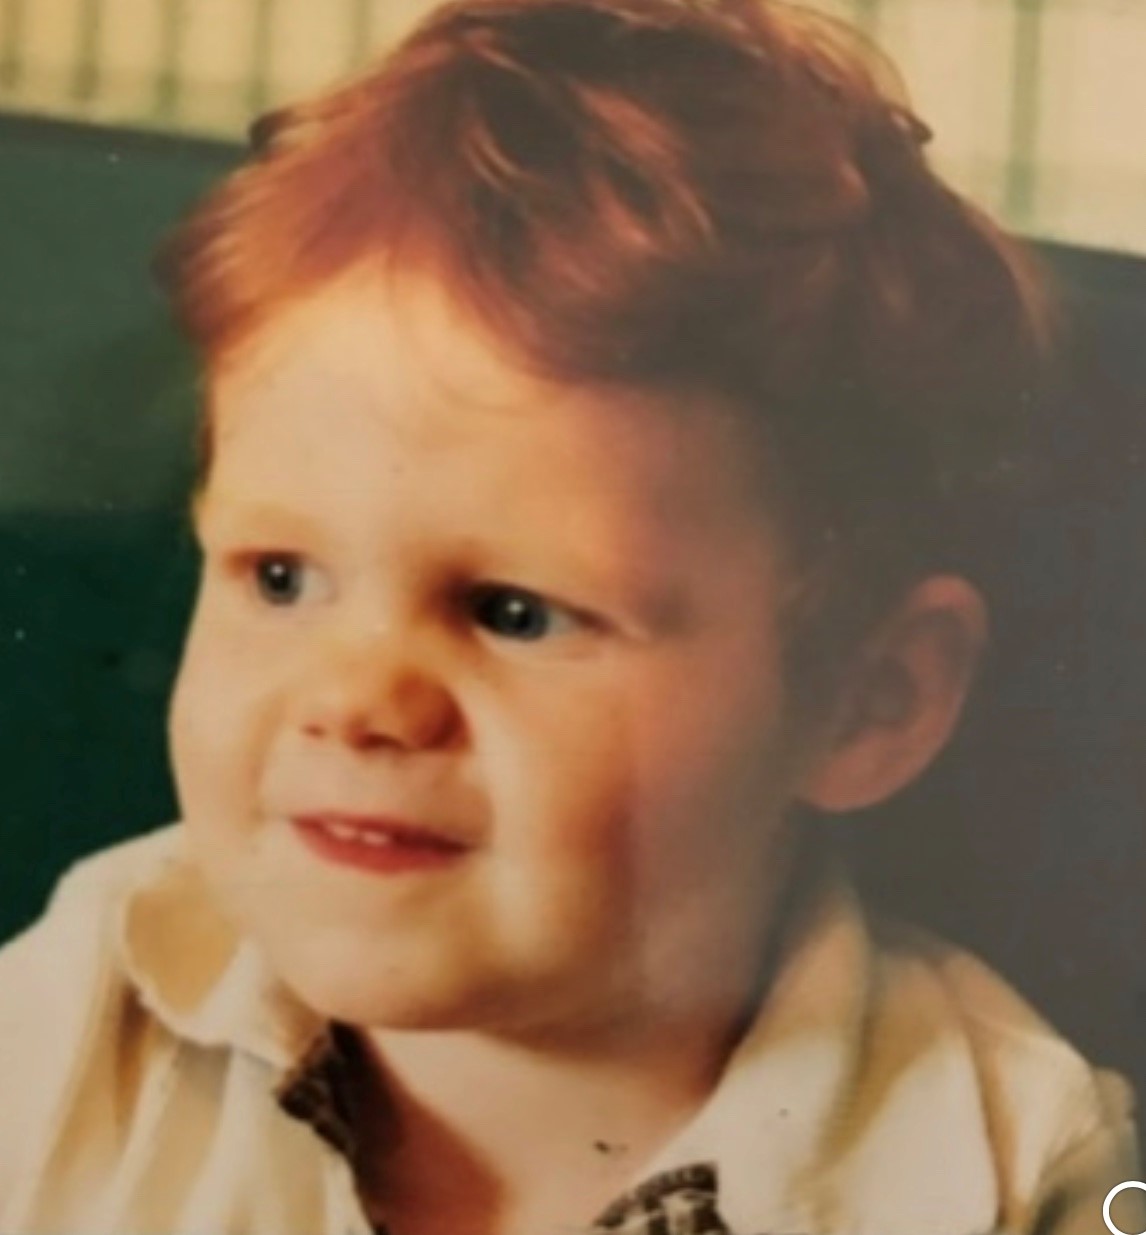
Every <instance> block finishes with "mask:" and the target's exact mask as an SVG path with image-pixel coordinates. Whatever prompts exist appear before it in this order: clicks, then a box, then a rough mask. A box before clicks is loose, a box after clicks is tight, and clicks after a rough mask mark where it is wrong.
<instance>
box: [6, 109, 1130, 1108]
mask: <svg viewBox="0 0 1146 1235" xmlns="http://www.w3.org/2000/svg"><path fill="white" fill-rule="evenodd" d="M234 158H235V152H234V151H232V150H230V149H226V148H222V147H212V146H209V145H194V144H188V143H181V142H171V141H167V140H160V139H144V138H140V137H126V136H123V135H119V134H115V133H112V132H105V131H98V130H76V129H71V128H68V127H66V126H59V125H52V124H40V123H34V122H27V121H25V122H17V121H0V774H2V776H3V790H4V792H3V807H2V810H3V813H2V814H0V841H2V846H0V938H2V937H4V936H6V935H7V934H8V933H10V932H11V931H12V930H14V929H15V928H16V927H17V926H18V925H20V924H22V923H24V922H26V921H28V920H29V919H30V918H31V917H32V916H33V915H34V913H35V912H37V910H38V909H39V907H40V906H41V904H42V902H43V899H44V896H45V894H46V893H47V891H48V889H49V887H50V885H51V884H52V882H53V881H54V879H55V878H56V876H57V875H58V873H59V872H60V870H61V869H62V868H63V867H64V866H65V865H66V864H67V863H68V862H69V861H70V860H72V859H73V858H74V857H75V856H77V855H79V854H82V853H85V852H87V851H90V850H92V849H94V848H97V847H99V846H101V845H104V844H106V843H108V842H109V841H111V840H114V839H116V838H118V837H121V836H125V835H128V834H130V833H133V832H137V831H139V830H142V829H145V828H148V827H151V826H154V825H156V824H158V823H161V822H165V821H166V820H167V819H169V818H170V817H171V816H172V813H173V810H174V806H173V803H172V799H171V792H170V785H169V780H168V775H167V770H166V761H165V756H164V752H163V713H164V704H165V697H166V694H167V690H168V688H169V685H170V681H171V677H172V673H173V670H174V665H175V661H176V657H177V655H178V647H179V638H180V630H181V628H182V624H183V621H184V619H185V616H186V612H187V608H188V604H189V600H190V596H191V586H192V574H193V568H194V561H193V554H192V552H191V548H190V544H189V541H188V537H187V532H186V526H185V520H184V517H183V505H184V501H185V498H186V492H187V485H188V470H189V459H190V430H191V424H192V416H193V411H194V403H195V391H194V377H193V374H192V372H191V369H190V366H189V365H188V362H187V358H186V356H185V355H184V354H183V353H182V351H181V349H180V347H179V345H178V343H177V341H176V340H175V339H174V338H173V337H172V335H171V333H170V331H169V329H168V328H167V327H166V325H165V322H164V314H163V307H162V305H161V303H160V302H159V300H158V298H157V297H156V296H155V294H154V293H153V292H152V291H151V290H150V287H149V284H148V280H147V277H146V268H147V262H148V255H149V254H150V252H151V250H152V249H153V247H154V245H155V243H156V241H157V239H158V238H159V236H160V235H161V234H162V232H163V231H164V229H165V228H166V227H167V226H168V224H169V223H170V222H171V220H172V219H174V218H175V217H176V216H177V215H178V214H179V213H180V212H181V211H182V210H183V208H184V207H185V205H186V204H187V203H188V201H189V200H190V199H191V198H192V197H193V196H194V195H195V194H196V193H197V192H198V191H199V190H200V188H201V187H202V186H203V185H204V184H205V183H207V182H208V181H210V180H211V179H212V177H214V176H215V175H216V174H217V173H218V172H219V171H220V170H221V169H223V168H224V167H226V166H228V165H229V164H230V163H231V162H232V161H233V160H234ZM1046 255H1047V257H1048V259H1049V260H1050V262H1051V263H1052V264H1053V266H1054V267H1055V268H1056V269H1057V270H1058V272H1059V274H1060V276H1061V277H1062V279H1063V283H1064V289H1065V295H1066V301H1067V306H1068V309H1069V311H1070V313H1071V314H1072V315H1073V317H1074V319H1075V320H1076V322H1077V326H1078V329H1079V331H1080V339H1082V340H1083V341H1082V342H1080V344H1079V347H1078V352H1079V355H1078V357H1077V363H1076V365H1075V366H1073V367H1072V370H1071V377H1070V383H1071V384H1069V385H1068V386H1066V387H1064V391H1063V399H1062V401H1061V406H1060V407H1058V408H1057V409H1056V411H1055V414H1054V417H1053V418H1052V419H1051V420H1050V421H1049V422H1048V423H1047V424H1046V426H1045V436H1046V441H1045V443H1044V447H1045V450H1046V453H1047V457H1048V459H1049V460H1052V461H1053V462H1055V463H1059V464H1064V465H1065V467H1064V470H1063V478H1062V479H1061V480H1060V481H1059V482H1058V483H1057V488H1056V489H1055V490H1054V492H1053V493H1051V494H1050V495H1049V496H1047V495H1044V497H1043V498H1042V499H1040V501H1039V502H1037V503H1034V504H1032V506H1031V507H1030V509H1029V510H1028V511H1027V512H1026V513H1025V514H1024V516H1023V518H1022V520H1021V521H1020V525H1019V526H1017V527H1016V528H1014V529H1013V531H1014V538H1013V539H1014V544H1015V546H1016V553H1015V555H1014V564H1013V569H1012V571H1011V572H1010V574H1009V576H1008V578H1007V579H1005V580H1004V581H1003V583H1004V585H1003V588H1002V591H1001V593H1000V596H999V597H998V603H997V613H998V616H999V619H1000V620H999V640H998V646H997V649H996V655H995V658H994V661H993V663H992V664H991V666H990V674H989V677H988V680H987V681H986V682H985V684H984V690H983V691H982V692H981V693H980V697H979V701H978V704H977V706H976V709H975V712H974V714H973V716H972V718H971V721H970V723H969V724H968V725H967V726H966V728H965V730H964V732H963V734H962V736H961V737H960V739H959V741H958V742H957V743H956V745H955V747H954V748H953V750H952V751H951V752H950V753H949V755H948V756H947V757H945V759H944V760H942V761H941V763H940V765H939V766H938V767H937V768H936V769H935V771H934V772H933V773H932V774H931V775H930V776H929V777H928V778H927V779H926V780H925V781H924V782H923V783H921V784H920V785H919V786H918V787H917V788H916V789H914V790H913V791H911V792H909V793H908V794H906V795H904V796H903V797H902V798H901V799H900V800H898V801H897V802H895V803H893V804H891V805H890V806H889V807H887V808H885V809H883V810H880V811H878V812H874V813H873V814H872V815H871V816H870V817H869V818H865V819H860V820H856V821H853V822H851V823H849V824H847V825H845V827H844V828H843V829H841V831H842V832H843V833H844V835H845V839H847V841H848V843H849V844H850V846H851V848H852V849H853V850H854V856H855V860H856V863H857V866H858V869H859V870H860V872H861V876H862V879H863V881H864V883H865V884H866V885H867V887H868V889H869V891H870V892H871V893H872V894H873V895H874V896H875V898H876V899H877V900H879V901H882V902H884V903H886V904H887V905H889V906H890V907H892V908H894V909H896V910H899V911H902V912H905V913H907V914H908V915H910V916H913V917H917V918H921V919H923V920H924V921H926V922H928V923H930V924H931V925H933V926H935V927H937V928H938V929H940V930H941V931H943V932H944V933H946V934H949V935H952V936H954V937H955V938H957V939H959V940H960V941H962V942H964V943H966V944H968V945H970V946H972V947H974V948H976V949H977V950H979V951H981V952H982V953H984V954H985V955H986V956H987V957H988V959H990V960H991V961H992V962H993V963H995V964H996V965H998V966H999V967H1000V968H1001V969H1003V970H1004V972H1006V973H1007V974H1008V975H1009V976H1011V977H1012V978H1013V979H1014V980H1015V981H1016V982H1017V983H1018V985H1019V986H1020V987H1022V988H1023V989H1024V990H1025V991H1026V992H1027V993H1028V994H1030V996H1031V997H1033V998H1034V999H1035V1001H1036V1002H1037V1003H1038V1004H1039V1005H1041V1006H1042V1007H1043V1008H1044V1009H1045V1010H1046V1011H1047V1012H1048V1013H1049V1014H1050V1015H1051V1016H1052V1018H1053V1019H1055V1020H1056V1021H1058V1022H1059V1023H1060V1024H1061V1025H1062V1026H1063V1028H1064V1029H1066V1030H1067V1031H1068V1032H1069V1033H1070V1034H1071V1035H1072V1036H1074V1037H1075V1038H1077V1039H1078V1040H1079V1041H1080V1043H1081V1044H1082V1045H1083V1046H1084V1047H1085V1048H1086V1049H1087V1050H1088V1051H1089V1052H1090V1053H1092V1054H1093V1055H1095V1056H1096V1057H1098V1058H1100V1059H1105V1060H1109V1061H1111V1062H1113V1063H1116V1064H1118V1065H1119V1066H1121V1067H1122V1068H1124V1069H1126V1070H1127V1071H1129V1072H1131V1073H1132V1074H1134V1075H1135V1076H1136V1077H1137V1079H1138V1081H1139V1084H1140V1086H1142V1087H1143V1088H1146V950H1144V949H1143V947H1142V943H1141V941H1142V940H1143V939H1146V894H1144V890H1146V780H1144V775H1143V772H1142V771H1141V769H1142V767H1143V766H1146V758H1144V757H1143V756H1144V754H1146V472H1144V468H1143V462H1142V461H1143V459H1146V441H1144V435H1143V423H1144V420H1146V416H1144V400H1143V397H1142V391H1143V390H1146V264H1144V263H1142V262H1134V261H1129V260H1120V259H1117V258H1114V257H1111V256H1104V255H1101V254H1091V253H1084V252H1079V251H1075V250H1069V249H1062V248H1057V249H1056V248H1048V249H1046Z"/></svg>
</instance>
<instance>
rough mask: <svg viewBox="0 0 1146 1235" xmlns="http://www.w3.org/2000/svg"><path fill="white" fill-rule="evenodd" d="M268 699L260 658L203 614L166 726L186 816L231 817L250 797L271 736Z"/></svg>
mask: <svg viewBox="0 0 1146 1235" xmlns="http://www.w3.org/2000/svg"><path fill="white" fill-rule="evenodd" d="M273 698H274V691H273V683H270V682H268V681H267V677H266V673H265V658H264V657H261V656H254V655H252V654H251V650H244V649H243V648H242V646H241V644H237V643H236V641H235V640H234V639H232V638H231V637H229V635H228V634H227V632H226V631H225V630H223V629H221V627H220V625H219V623H217V622H215V621H214V620H213V619H212V617H211V615H210V613H209V612H204V611H203V610H200V612H199V613H198V614H197V615H196V618H195V621H194V623H193V625H192V629H191V633H190V637H189V639H188V641H187V645H186V648H185V649H184V654H183V662H182V665H181V666H180V670H179V676H178V679H177V681H176V684H175V691H174V694H173V697H172V702H171V709H170V715H169V726H168V727H169V737H170V745H171V759H172V765H173V769H174V773H175V781H176V786H177V789H178V792H179V798H180V803H181V805H182V808H183V811H184V815H185V816H186V817H188V818H191V819H194V818H196V817H198V816H206V817H210V816H212V815H215V814H217V813H219V812H220V811H223V810H225V811H227V812H228V813H230V812H231V811H233V809H234V808H235V806H236V805H238V799H239V798H241V796H242V795H244V794H247V793H249V792H250V790H251V787H252V786H253V784H254V782H255V778H256V777H257V775H258V767H259V759H260V750H261V748H262V746H263V745H264V743H265V740H266V735H267V734H268V733H269V732H270V727H271V717H272V714H273Z"/></svg>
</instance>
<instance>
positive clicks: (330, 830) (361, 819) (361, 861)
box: [290, 811, 471, 875]
mask: <svg viewBox="0 0 1146 1235" xmlns="http://www.w3.org/2000/svg"><path fill="white" fill-rule="evenodd" d="M290 822H291V825H292V827H293V828H294V831H295V834H296V835H297V836H298V837H299V838H300V840H302V842H303V844H305V845H306V847H307V848H308V849H309V850H310V851H311V852H312V853H315V854H317V855H318V856H319V857H321V858H324V859H325V860H327V861H329V862H333V863H335V864H336V865H339V866H350V867H354V868H356V869H358V870H365V871H370V872H373V873H375V874H383V875H394V874H402V873H413V872H417V871H427V872H428V871H435V870H445V869H447V868H449V867H450V866H453V865H455V864H456V863H457V862H459V861H460V860H461V859H462V858H463V857H465V855H466V854H467V853H469V852H471V846H469V845H466V844H464V843H462V842H461V841H458V840H455V839H454V838H453V837H450V836H447V835H444V834H443V833H441V832H436V831H434V830H432V829H430V828H425V827H422V826H420V825H418V824H413V823H408V822H406V821H404V820H400V819H391V818H388V817H385V816H376V815H350V814H345V813H343V812H337V811H321V812H317V813H312V814H306V815H292V816H291V817H290Z"/></svg>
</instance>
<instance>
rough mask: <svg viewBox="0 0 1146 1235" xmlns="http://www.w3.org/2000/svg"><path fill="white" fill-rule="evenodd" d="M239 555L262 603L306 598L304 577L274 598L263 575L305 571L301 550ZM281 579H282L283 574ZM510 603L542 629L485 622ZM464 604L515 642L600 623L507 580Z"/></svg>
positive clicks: (241, 569) (471, 591)
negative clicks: (515, 630) (517, 630)
mask: <svg viewBox="0 0 1146 1235" xmlns="http://www.w3.org/2000/svg"><path fill="white" fill-rule="evenodd" d="M236 556H237V570H238V573H240V574H241V576H242V577H243V578H244V579H245V581H246V582H247V583H248V585H249V586H250V587H251V589H252V590H253V592H254V594H255V598H256V599H257V600H259V601H260V602H262V603H263V604H265V605H267V606H269V607H271V608H293V607H295V606H296V605H298V604H299V603H301V602H302V601H303V600H304V596H303V595H302V589H303V588H304V587H305V579H303V580H296V583H297V588H296V589H295V590H294V591H293V594H291V593H290V591H289V589H288V594H287V595H285V596H280V597H274V598H273V597H271V596H270V595H268V592H267V588H266V586H264V584H265V583H266V582H268V580H267V579H266V578H265V577H264V573H263V572H266V571H269V570H271V569H273V568H274V567H276V566H278V567H284V566H285V567H286V568H287V569H293V570H294V571H295V572H298V571H299V569H300V568H302V569H303V570H305V569H306V568H307V567H308V566H311V564H310V563H308V562H307V560H306V558H305V557H304V556H303V555H302V554H299V553H294V552H290V551H287V550H274V551H267V550H260V551H254V552H245V553H241V554H238V555H236ZM280 582H283V580H282V579H281V577H280ZM499 601H500V602H506V601H508V602H511V603H515V604H516V606H517V611H518V613H519V614H520V613H521V611H522V609H523V608H530V607H531V608H532V609H533V612H534V614H535V615H536V614H537V613H539V612H540V613H542V614H543V615H544V622H543V624H542V629H541V630H539V631H538V630H535V629H531V630H530V632H529V633H525V634H518V635H507V634H504V633H499V632H498V631H496V630H493V629H492V622H490V621H483V620H482V613H483V610H485V609H487V608H488V606H489V605H490V604H491V603H494V602H499ZM461 603H462V605H463V606H464V608H465V611H466V613H467V614H468V615H469V616H470V617H472V618H473V620H474V621H475V622H476V623H478V624H479V625H481V626H482V627H483V629H485V630H486V631H487V633H489V634H491V635H493V636H494V637H495V638H498V639H501V640H505V641H507V642H513V643H534V642H541V641H543V640H544V639H546V638H554V637H556V636H557V635H561V634H564V635H569V634H573V633H577V632H583V631H585V630H587V629H592V628H593V627H594V626H599V623H596V622H594V620H593V619H592V618H591V617H589V616H588V615H586V614H583V613H581V612H579V611H576V610H574V609H572V608H571V607H569V606H567V605H562V604H560V603H559V602H557V601H553V600H550V599H548V598H547V597H545V596H541V595H539V594H538V593H536V592H532V591H530V590H529V589H528V588H522V587H517V586H514V585H513V584H507V583H481V584H478V585H476V586H475V587H472V588H468V589H466V590H465V592H464V593H463V597H462V602H461ZM554 624H557V625H562V624H564V625H565V627H566V628H565V629H564V630H558V631H556V632H555V631H553V629H552V627H553V626H554Z"/></svg>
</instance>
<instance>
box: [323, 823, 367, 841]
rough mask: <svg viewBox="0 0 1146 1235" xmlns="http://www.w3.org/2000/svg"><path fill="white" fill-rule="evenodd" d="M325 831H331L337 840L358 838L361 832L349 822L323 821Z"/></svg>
mask: <svg viewBox="0 0 1146 1235" xmlns="http://www.w3.org/2000/svg"><path fill="white" fill-rule="evenodd" d="M322 829H323V831H324V832H329V833H330V835H331V836H333V837H334V839H335V840H358V839H359V836H360V833H359V831H358V829H357V828H352V827H351V826H350V824H348V823H323V825H322Z"/></svg>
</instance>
